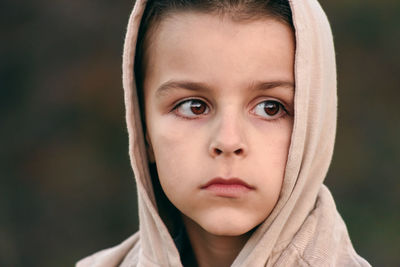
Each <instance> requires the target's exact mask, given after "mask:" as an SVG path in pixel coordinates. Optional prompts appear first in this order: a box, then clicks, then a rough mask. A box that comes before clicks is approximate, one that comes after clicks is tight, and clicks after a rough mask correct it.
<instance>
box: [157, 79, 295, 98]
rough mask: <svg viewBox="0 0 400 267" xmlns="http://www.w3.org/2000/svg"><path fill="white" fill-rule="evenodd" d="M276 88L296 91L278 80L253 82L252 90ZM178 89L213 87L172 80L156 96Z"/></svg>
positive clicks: (206, 88)
mask: <svg viewBox="0 0 400 267" xmlns="http://www.w3.org/2000/svg"><path fill="white" fill-rule="evenodd" d="M276 87H283V88H288V89H291V90H294V83H293V82H291V81H285V80H277V81H266V82H253V83H252V84H251V85H250V86H249V89H250V90H255V91H264V90H268V89H272V88H276ZM176 89H186V90H189V91H206V92H207V91H212V86H210V85H208V84H206V83H201V82H191V81H175V80H170V81H167V82H165V83H163V84H161V86H160V87H158V88H157V90H156V96H158V97H161V96H164V95H167V94H168V93H170V92H171V91H173V90H176Z"/></svg>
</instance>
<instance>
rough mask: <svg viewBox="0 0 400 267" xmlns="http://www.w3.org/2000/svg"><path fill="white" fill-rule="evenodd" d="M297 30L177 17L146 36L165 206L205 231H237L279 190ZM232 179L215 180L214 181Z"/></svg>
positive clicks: (148, 101)
mask: <svg viewBox="0 0 400 267" xmlns="http://www.w3.org/2000/svg"><path fill="white" fill-rule="evenodd" d="M294 51H295V41H294V34H293V32H292V30H291V28H290V27H289V26H287V25H286V24H284V23H282V22H279V21H277V20H274V19H263V20H257V21H254V22H233V21H232V20H231V19H229V18H227V17H226V18H224V19H221V17H218V16H216V15H210V14H199V13H186V14H181V13H178V14H175V15H173V16H172V17H170V18H167V19H164V21H162V22H161V24H160V27H158V28H157V29H156V31H155V33H154V36H153V37H152V45H151V46H150V48H149V57H148V58H147V60H148V62H147V63H148V66H147V68H146V79H145V81H144V90H145V92H144V95H145V115H146V123H147V133H148V137H149V141H150V143H151V146H152V148H153V153H154V157H155V161H156V164H157V171H158V175H159V179H160V183H161V185H162V188H163V190H164V192H165V193H166V195H167V196H168V198H169V199H170V201H171V202H172V203H173V204H174V205H175V206H176V207H177V208H178V209H179V210H180V211H181V212H182V213H183V214H184V215H185V216H187V217H189V218H190V219H191V220H193V221H195V222H196V223H197V224H199V225H200V226H201V227H202V228H203V229H205V230H206V231H208V232H209V233H212V234H216V235H228V236H236V235H241V234H244V233H246V232H248V231H249V230H251V229H253V228H254V227H255V226H257V225H258V224H260V223H261V222H262V221H263V220H265V219H266V218H267V217H268V215H269V214H270V212H271V211H272V209H273V208H274V206H275V204H276V202H277V200H278V198H279V194H280V191H281V186H282V181H283V177H284V170H285V165H286V161H287V155H288V150H289V145H290V138H291V133H292V125H293V115H294V114H293V106H294V103H293V102H294V100H293V97H294V73H293V69H294ZM217 177H219V178H223V179H230V178H238V179H240V180H242V181H243V182H245V183H246V184H247V185H248V186H243V185H242V184H240V183H239V182H238V181H237V180H236V181H235V180H231V181H230V182H231V183H233V184H229V185H226V184H221V183H218V181H215V183H213V184H212V185H210V186H206V185H207V184H208V183H209V182H210V181H212V180H213V179H214V178H217Z"/></svg>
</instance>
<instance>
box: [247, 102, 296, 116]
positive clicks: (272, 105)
mask: <svg viewBox="0 0 400 267" xmlns="http://www.w3.org/2000/svg"><path fill="white" fill-rule="evenodd" d="M282 112H286V114H287V113H288V112H287V111H286V109H285V107H284V106H283V105H282V104H281V103H279V102H278V101H274V100H267V101H263V102H261V103H259V104H258V105H257V106H256V107H255V108H254V114H256V115H258V116H261V117H264V118H267V119H274V118H278V117H281V116H282Z"/></svg>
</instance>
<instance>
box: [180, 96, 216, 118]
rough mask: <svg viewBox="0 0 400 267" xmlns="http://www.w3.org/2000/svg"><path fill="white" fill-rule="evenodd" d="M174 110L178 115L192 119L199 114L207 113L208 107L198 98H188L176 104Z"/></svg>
mask: <svg viewBox="0 0 400 267" xmlns="http://www.w3.org/2000/svg"><path fill="white" fill-rule="evenodd" d="M174 111H175V113H176V114H177V115H178V116H181V117H184V118H189V119H192V118H193V119H194V118H196V117H199V116H201V115H205V114H208V112H209V111H210V109H209V107H208V106H207V104H206V103H204V102H203V101H201V100H199V99H188V100H185V101H182V102H180V103H179V104H178V105H176V106H175V108H174Z"/></svg>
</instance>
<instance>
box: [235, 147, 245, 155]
mask: <svg viewBox="0 0 400 267" xmlns="http://www.w3.org/2000/svg"><path fill="white" fill-rule="evenodd" d="M234 153H235V154H236V155H238V156H239V155H242V154H243V149H241V148H239V149H237V150H235V152H234Z"/></svg>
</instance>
